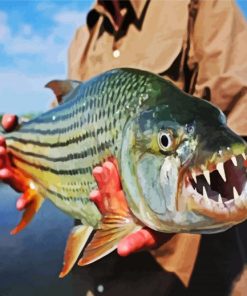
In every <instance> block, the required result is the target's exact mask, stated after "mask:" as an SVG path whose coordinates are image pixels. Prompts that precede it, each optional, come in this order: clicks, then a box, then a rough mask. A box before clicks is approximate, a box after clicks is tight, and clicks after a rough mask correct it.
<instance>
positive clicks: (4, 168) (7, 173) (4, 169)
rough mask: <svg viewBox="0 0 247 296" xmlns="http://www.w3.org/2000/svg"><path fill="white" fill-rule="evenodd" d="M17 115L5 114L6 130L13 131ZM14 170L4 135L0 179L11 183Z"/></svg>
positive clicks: (1, 143) (0, 159) (3, 122)
mask: <svg viewBox="0 0 247 296" xmlns="http://www.w3.org/2000/svg"><path fill="white" fill-rule="evenodd" d="M17 122H18V118H17V116H16V115H12V114H4V115H3V118H2V122H1V124H2V127H3V129H4V130H5V131H6V132H10V131H13V130H14V129H15V127H16V125H17ZM12 179H13V171H12V170H11V165H10V160H9V157H8V153H7V149H6V141H5V138H4V137H3V136H1V137H0V180H2V181H3V182H5V183H7V184H9V185H11V183H12Z"/></svg>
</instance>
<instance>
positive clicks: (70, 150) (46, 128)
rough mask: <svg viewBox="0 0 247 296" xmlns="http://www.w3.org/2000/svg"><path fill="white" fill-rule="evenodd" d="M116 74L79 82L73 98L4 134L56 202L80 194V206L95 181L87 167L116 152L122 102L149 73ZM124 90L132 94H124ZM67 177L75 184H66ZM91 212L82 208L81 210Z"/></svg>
mask: <svg viewBox="0 0 247 296" xmlns="http://www.w3.org/2000/svg"><path fill="white" fill-rule="evenodd" d="M116 74H117V75H115V72H114V71H113V72H111V73H109V74H108V75H104V76H99V77H98V78H97V79H96V80H94V79H93V80H90V81H89V82H85V83H82V84H81V85H80V86H79V89H78V91H77V93H76V96H75V98H73V99H72V100H70V101H68V102H67V103H65V104H63V105H61V106H59V107H58V108H56V109H54V110H50V111H48V112H47V113H45V114H44V115H41V116H39V117H37V118H36V119H33V120H31V121H29V122H27V123H26V124H23V125H22V127H21V129H20V130H19V131H18V132H13V133H11V134H6V140H7V145H8V149H9V152H10V153H11V155H12V159H13V163H14V164H15V165H16V166H17V167H18V168H20V169H21V170H23V171H24V172H25V173H27V174H29V175H32V176H33V177H34V180H35V182H37V184H38V185H39V186H40V187H41V191H43V192H44V193H45V195H47V196H48V197H50V198H51V199H52V200H53V202H54V203H55V204H56V205H57V206H58V207H60V208H61V202H62V201H66V207H68V203H67V201H71V203H73V200H77V201H79V200H81V201H82V200H83V206H85V201H87V202H88V203H90V204H91V202H89V200H88V196H89V193H90V191H91V190H92V189H93V188H95V187H96V183H95V181H94V178H93V177H92V169H93V167H94V166H96V165H97V164H99V163H102V162H103V161H104V160H105V159H107V157H110V156H112V155H115V156H116V157H118V154H119V149H120V142H119V141H120V140H121V137H122V129H123V127H124V124H125V122H126V120H127V118H128V117H129V112H128V109H126V106H128V105H129V104H131V102H132V101H133V100H136V97H138V95H139V94H138V92H137V91H136V90H134V88H135V85H137V84H138V85H139V86H141V87H142V92H145V85H146V89H148V87H147V85H148V83H147V82H148V77H145V76H138V77H136V75H135V73H131V72H128V71H122V73H121V71H117V72H116ZM133 81H136V82H135V83H134V84H133ZM128 92H132V93H134V95H133V96H127V93H128ZM72 178H73V184H76V185H75V186H76V188H77V190H73V186H71V185H70V184H71V182H72V181H71V179H72ZM70 206H71V204H70ZM76 206H78V205H76ZM71 208H74V206H72V207H71ZM92 208H93V206H92ZM95 211H96V209H95V208H93V212H95ZM67 212H69V210H67ZM83 214H84V216H85V210H84V211H83ZM90 214H92V212H90V211H88V209H87V213H86V216H88V215H90ZM80 218H84V219H85V217H80Z"/></svg>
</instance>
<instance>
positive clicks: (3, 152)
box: [0, 146, 7, 158]
mask: <svg viewBox="0 0 247 296" xmlns="http://www.w3.org/2000/svg"><path fill="white" fill-rule="evenodd" d="M6 154H7V152H6V149H5V147H3V146H0V157H1V158H2V157H5V156H6Z"/></svg>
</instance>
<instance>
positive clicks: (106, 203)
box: [90, 160, 172, 256]
mask: <svg viewBox="0 0 247 296" xmlns="http://www.w3.org/2000/svg"><path fill="white" fill-rule="evenodd" d="M114 163H116V162H114V160H113V161H112V162H111V161H106V162H104V163H103V165H102V166H97V167H95V168H94V170H93V175H94V178H95V180H96V182H97V184H98V189H97V190H94V191H92V192H91V194H90V198H91V200H92V201H93V202H94V203H95V204H96V205H97V207H98V209H99V211H100V212H101V214H104V213H107V212H114V211H115V210H117V211H119V208H123V210H124V211H126V209H128V205H127V203H126V198H125V196H124V192H123V190H122V187H121V181H120V177H119V173H118V170H117V167H116V166H115V165H114ZM171 237H172V235H171V234H167V233H160V232H157V231H154V230H152V229H150V228H143V229H140V230H138V231H137V232H135V233H133V234H130V235H128V236H127V237H125V238H123V239H122V240H121V241H120V242H119V244H118V247H117V252H118V254H119V255H120V256H128V255H130V254H132V253H135V252H138V251H141V250H143V249H153V248H155V247H158V246H160V245H161V244H163V243H164V242H166V241H168V240H169V239H170V238H171Z"/></svg>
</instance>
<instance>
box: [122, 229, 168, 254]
mask: <svg viewBox="0 0 247 296" xmlns="http://www.w3.org/2000/svg"><path fill="white" fill-rule="evenodd" d="M171 237H172V235H171V234H164V233H159V232H156V231H153V230H151V229H149V228H144V229H141V230H139V231H137V232H135V233H132V234H130V235H128V236H127V237H125V238H124V239H122V240H121V241H120V243H119V244H118V249H117V252H118V254H119V255H120V256H128V255H130V254H132V253H135V252H138V251H141V250H144V249H153V248H155V247H158V246H159V245H161V244H162V243H164V242H166V241H168V240H169V239H170V238H171Z"/></svg>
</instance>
